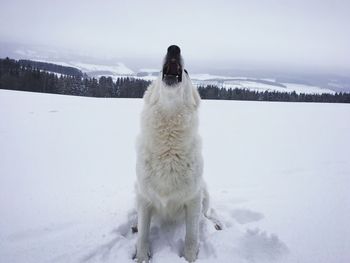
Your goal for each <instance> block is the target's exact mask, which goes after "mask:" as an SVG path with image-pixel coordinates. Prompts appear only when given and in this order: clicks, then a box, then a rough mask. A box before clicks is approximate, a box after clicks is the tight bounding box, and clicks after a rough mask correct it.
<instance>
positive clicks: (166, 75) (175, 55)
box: [163, 45, 182, 86]
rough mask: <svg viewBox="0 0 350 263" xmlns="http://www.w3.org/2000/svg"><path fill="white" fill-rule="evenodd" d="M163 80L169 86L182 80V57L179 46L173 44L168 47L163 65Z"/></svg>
mask: <svg viewBox="0 0 350 263" xmlns="http://www.w3.org/2000/svg"><path fill="white" fill-rule="evenodd" d="M163 81H164V82H165V84H167V85H168V86H172V85H175V84H177V83H179V82H181V81H182V59H181V55H180V48H179V47H178V46H175V45H173V46H170V47H169V48H168V52H167V54H166V57H165V60H164V65H163Z"/></svg>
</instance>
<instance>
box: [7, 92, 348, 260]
mask: <svg viewBox="0 0 350 263" xmlns="http://www.w3.org/2000/svg"><path fill="white" fill-rule="evenodd" d="M141 107H142V101H141V100H139V99H104V98H81V97H73V96H62V95H50V94H36V93H26V92H16V91H5V90H0V120H1V121H0V156H1V158H0V211H1V216H0V262H11V263H22V262H23V263H24V262H25V263H41V262H42V263H44V262H45V263H46V262H64V263H69V262H133V260H132V258H133V256H134V255H135V242H136V237H137V234H133V233H132V232H131V226H132V225H133V223H134V221H135V214H134V212H133V207H134V190H133V184H134V182H135V148H134V145H135V138H136V135H137V133H138V131H139V114H140V111H141ZM200 113H201V114H200V133H201V135H202V137H203V146H204V149H203V154H204V163H205V168H204V177H205V180H206V181H207V183H208V186H209V192H210V193H211V199H212V205H213V207H214V208H215V209H216V213H217V215H218V217H219V218H220V220H221V222H222V224H223V226H224V228H223V230H221V231H217V230H215V228H214V227H213V225H212V223H211V222H207V221H206V220H204V219H203V220H202V222H201V230H200V240H201V244H200V252H199V256H198V260H197V262H236V263H255V262H288V263H292V262H293V263H295V262H300V263H329V262H337V263H347V262H350V227H349V222H350V192H349V188H350V180H349V179H350V178H349V176H350V159H349V156H350V140H349V134H350V123H349V122H348V121H347V118H348V117H349V116H350V106H349V105H345V104H316V103H312V104H311V103H310V104H308V103H271V102H270V103H269V102H240V101H203V102H202V105H201V109H200ZM150 238H151V243H152V245H151V247H152V251H153V257H152V263H153V262H154V263H159V262H170V263H175V262H185V260H184V258H183V257H181V255H182V248H183V245H184V244H183V243H184V229H183V225H175V224H174V225H159V224H156V223H155V224H153V226H152V228H151V235H150Z"/></svg>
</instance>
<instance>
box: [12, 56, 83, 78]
mask: <svg viewBox="0 0 350 263" xmlns="http://www.w3.org/2000/svg"><path fill="white" fill-rule="evenodd" d="M18 63H19V64H20V65H21V66H23V67H28V68H35V69H39V70H44V71H48V72H52V73H58V74H63V75H68V76H73V77H83V76H84V74H83V72H82V71H81V70H79V69H77V68H74V67H67V66H62V65H57V64H53V63H47V62H41V61H33V60H27V59H20V60H19V61H18Z"/></svg>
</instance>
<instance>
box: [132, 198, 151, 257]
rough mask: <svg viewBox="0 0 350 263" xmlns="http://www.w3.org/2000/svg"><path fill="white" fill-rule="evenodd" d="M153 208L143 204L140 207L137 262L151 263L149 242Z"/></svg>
mask: <svg viewBox="0 0 350 263" xmlns="http://www.w3.org/2000/svg"><path fill="white" fill-rule="evenodd" d="M151 216H152V208H151V206H150V204H148V203H146V202H142V203H141V204H139V207H138V219H137V225H138V238H137V246H136V258H137V262H138V263H141V262H145V263H148V262H149V258H150V246H149V240H148V234H149V228H150V224H151Z"/></svg>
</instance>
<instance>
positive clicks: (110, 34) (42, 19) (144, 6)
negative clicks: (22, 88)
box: [0, 0, 350, 72]
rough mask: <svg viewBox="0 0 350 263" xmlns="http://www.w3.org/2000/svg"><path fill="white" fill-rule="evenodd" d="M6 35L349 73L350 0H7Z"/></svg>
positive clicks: (107, 51)
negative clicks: (172, 47)
mask: <svg viewBox="0 0 350 263" xmlns="http://www.w3.org/2000/svg"><path fill="white" fill-rule="evenodd" d="M0 9H1V16H0V39H1V40H2V41H17V42H23V43H30V44H43V45H49V46H50V45H52V46H56V47H63V48H69V49H72V50H77V51H79V52H86V53H88V54H92V55H95V56H116V57H130V58H142V59H148V58H149V59H151V58H152V59H154V58H158V57H162V56H163V55H164V52H165V50H166V48H167V46H168V45H169V44H178V45H179V46H180V47H181V48H182V51H183V56H184V58H185V62H186V63H187V64H188V63H192V61H196V63H211V64H212V65H216V66H217V67H225V66H227V65H230V66H231V65H232V66H239V67H247V68H249V67H252V66H255V67H264V66H268V67H274V68H279V67H291V68H293V67H294V68H298V67H301V68H308V69H321V70H331V71H337V70H340V71H343V72H350V52H349V47H350V26H349V25H350V1H347V0H341V1H337V0H318V1H317V0H309V1H308V0H304V1H302V0H286V1H282V0H280V1H274V0H265V1H264V0H260V1H259V0H252V1H250V0H242V1H224V0H215V1H190V0H188V1H175V0H173V1H165V0H150V1H136V0H129V1H118V0H114V1H112V0H100V1H98V0H69V1H68V0H58V1H56V0H7V1H6V0H0Z"/></svg>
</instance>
